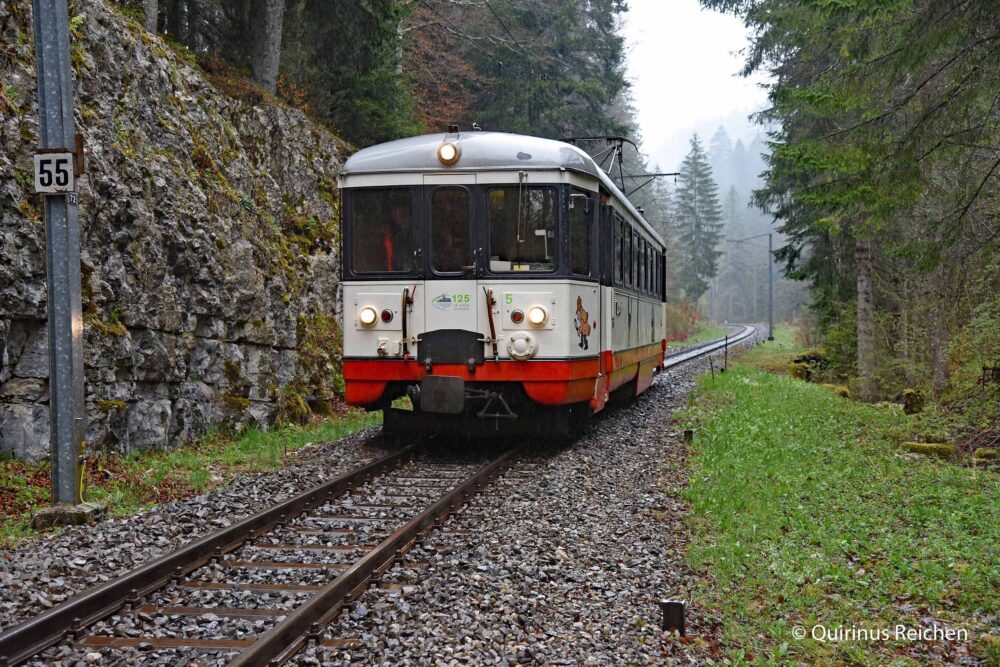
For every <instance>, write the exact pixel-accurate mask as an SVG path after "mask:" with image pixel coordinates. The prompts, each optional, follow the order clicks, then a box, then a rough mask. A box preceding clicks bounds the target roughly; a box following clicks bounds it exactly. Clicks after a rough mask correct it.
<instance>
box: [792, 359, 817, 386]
mask: <svg viewBox="0 0 1000 667" xmlns="http://www.w3.org/2000/svg"><path fill="white" fill-rule="evenodd" d="M788 374H789V375H791V376H792V377H793V378H796V379H799V380H805V381H806V382H808V381H809V378H811V377H812V374H813V369H812V367H811V366H810V365H809V364H807V363H803V362H800V361H793V362H792V363H790V364H788Z"/></svg>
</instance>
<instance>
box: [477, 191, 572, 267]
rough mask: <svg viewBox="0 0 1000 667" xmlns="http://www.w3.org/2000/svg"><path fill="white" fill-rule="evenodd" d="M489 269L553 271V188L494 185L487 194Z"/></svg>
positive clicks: (554, 193) (555, 206) (554, 216)
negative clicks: (501, 186)
mask: <svg viewBox="0 0 1000 667" xmlns="http://www.w3.org/2000/svg"><path fill="white" fill-rule="evenodd" d="M487 199H488V211H487V215H488V221H489V226H490V270H491V271H555V269H556V252H557V249H558V242H557V239H556V211H557V210H558V208H557V207H558V202H559V199H558V197H557V196H556V191H555V189H553V188H548V187H545V188H539V187H534V188H532V187H526V186H513V187H505V188H493V189H491V190H490V191H489V196H488V198H487Z"/></svg>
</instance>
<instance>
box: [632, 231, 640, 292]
mask: <svg viewBox="0 0 1000 667" xmlns="http://www.w3.org/2000/svg"><path fill="white" fill-rule="evenodd" d="M632 287H634V288H635V289H639V234H638V232H632Z"/></svg>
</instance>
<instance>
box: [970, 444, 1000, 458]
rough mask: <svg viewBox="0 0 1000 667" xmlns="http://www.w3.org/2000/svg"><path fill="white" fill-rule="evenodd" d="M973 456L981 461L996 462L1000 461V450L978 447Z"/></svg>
mask: <svg viewBox="0 0 1000 667" xmlns="http://www.w3.org/2000/svg"><path fill="white" fill-rule="evenodd" d="M974 456H975V457H976V458H977V459H983V460H986V461H996V460H998V459H1000V450H997V449H995V448H993V447H980V448H978V449H977V450H976V451H975V452H974Z"/></svg>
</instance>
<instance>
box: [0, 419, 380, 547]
mask: <svg viewBox="0 0 1000 667" xmlns="http://www.w3.org/2000/svg"><path fill="white" fill-rule="evenodd" d="M381 421H382V413H381V412H372V413H364V412H361V411H355V410H351V411H349V412H347V413H346V414H345V415H341V416H337V417H331V418H329V419H325V420H323V421H320V422H317V423H314V424H309V425H306V426H283V427H280V428H276V429H273V430H271V431H261V430H260V429H256V428H251V429H248V430H246V431H243V432H242V433H240V434H237V435H229V434H223V433H210V434H208V435H206V436H204V437H203V438H201V439H200V440H198V442H196V443H192V444H190V445H187V446H184V447H180V448H178V449H174V450H170V451H144V452H136V453H133V454H125V455H121V454H101V455H96V456H91V457H89V458H88V459H87V467H86V474H87V483H86V485H85V491H84V498H85V500H88V501H97V502H102V503H105V504H106V505H107V507H108V511H109V513H110V514H111V515H112V516H128V515H131V514H135V513H136V512H139V511H141V510H143V509H145V508H147V507H150V506H152V505H157V504H161V503H166V502H170V501H172V500H177V499H181V498H186V497H188V496H193V495H197V494H200V493H204V492H206V491H208V490H210V489H212V488H214V487H217V486H220V485H222V484H227V483H228V482H229V481H230V480H231V479H232V478H233V476H235V475H236V474H238V473H242V472H267V471H271V470H277V469H278V468H281V467H282V466H284V465H286V464H287V462H288V458H289V456H290V455H292V454H294V452H295V451H297V450H299V449H302V448H303V447H305V446H307V445H310V444H313V443H321V442H330V441H333V440H338V439H340V438H342V437H344V436H346V435H350V434H351V433H356V432H358V431H360V430H362V429H365V428H368V427H370V426H376V425H378V424H380V423H381ZM50 500H51V489H50V468H49V463H48V462H47V461H44V462H40V463H25V462H23V461H11V460H6V461H2V460H0V517H2V518H0V549H10V548H13V547H15V546H17V545H18V544H20V543H21V542H23V541H24V540H25V539H27V538H29V537H34V536H36V535H37V533H36V532H34V531H33V530H32V528H31V517H32V515H33V514H34V512H35V510H36V509H37V508H38V507H40V506H44V505H46V504H48V503H49V502H50Z"/></svg>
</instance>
